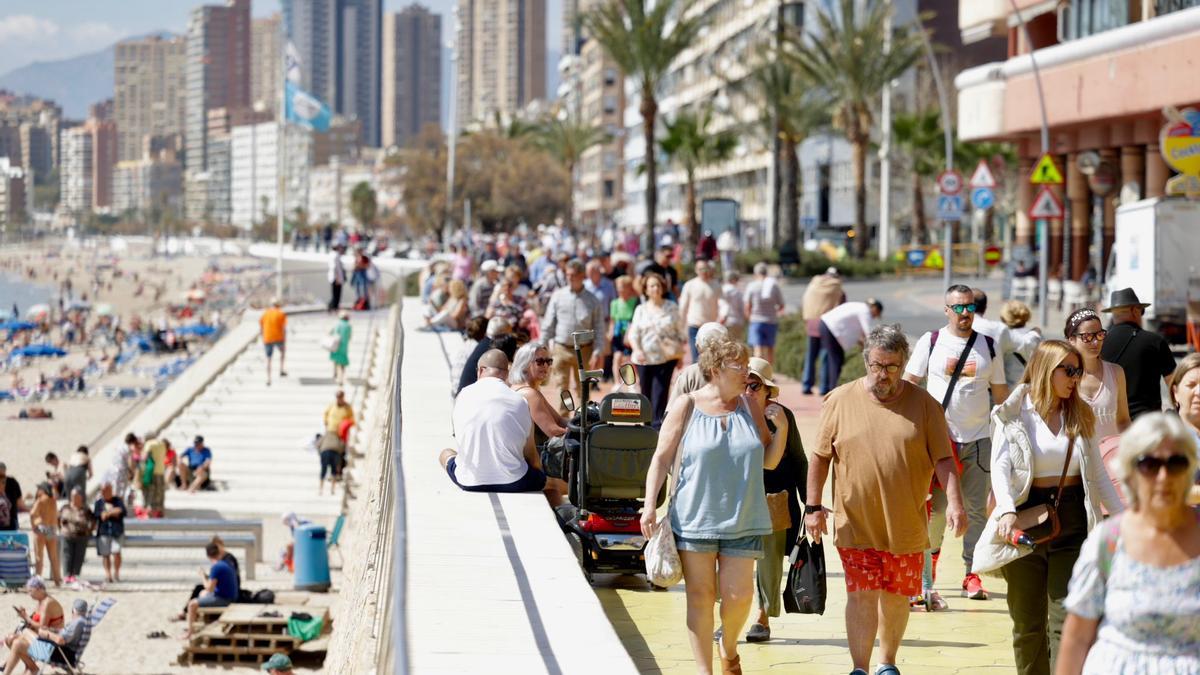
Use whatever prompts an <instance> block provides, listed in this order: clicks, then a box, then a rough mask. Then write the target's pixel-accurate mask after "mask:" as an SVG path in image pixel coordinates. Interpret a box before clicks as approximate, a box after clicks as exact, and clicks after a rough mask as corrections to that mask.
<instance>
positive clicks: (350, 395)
mask: <svg viewBox="0 0 1200 675" xmlns="http://www.w3.org/2000/svg"><path fill="white" fill-rule="evenodd" d="M386 316H387V313H386V310H383V311H381V312H378V313H374V314H369V313H354V314H352V315H351V320H350V323H351V326H352V328H353V332H352V335H351V340H350V366H349V367H348V368H347V369H346V381H345V384H344V386H343V388H344V389H345V391H346V397H347V400H349V401H350V403H351V405H353V406H354V408H355V413H356V415H358V416H359V419H360V420H361V415H362V412H363V410H362V408H363V400H362V398H363V396H364V395H365V388H364V387H363V386H362V384H363V380H364V377H365V369H366V368H368V367H369V362H370V354H369V349H371V346H372V345H373V342H374V341H373V339H372V333H374V332H375V331H376V330H377V329H378V328H379V323H380V322H381V321H382V320H383V319H384V318H385V317H386ZM373 317H374V318H373ZM335 323H336V319H335V318H334V317H333V316H330V315H328V314H325V313H313V314H295V315H292V316H290V317H289V318H288V338H287V372H288V376H287V377H286V378H280V377H279V376H278V372H277V371H276V374H275V376H274V377H273V378H272V384H271V385H270V386H268V385H267V383H266V355H265V353H264V351H263V348H262V344H261V342H259V341H255V342H253V343H252V344H251V345H250V346H249V347H248V348H246V349H245V350H244V351H242V352H241V353H240V354H239V355H238V356H237V357H235V359H234V360H233V361H232V362H231V363H230V364H229V366H228V367H227V368H226V369H225V370H224V371H223V372H222V373H221V374H220V375H219V376H218V377H217V378H216V379H215V380H214V381H213V382H212V383H211V384H209V385H208V386H207V387H206V388H205V389H204V390H203V391H202V392H201V393H200V395H199V396H197V397H196V398H195V400H193V401H192V403H191V404H189V405H188V406H187V407H186V408H184V409H183V410H182V412H181V413H180V414H179V415H178V416H177V417H176V418H175V419H174V420H173V421H172V422H171V423H170V425H169V426H168V427H167V428H166V430H165V431H164V433H163V434H162V435H164V436H165V437H166V438H168V439H170V440H171V443H172V445H173V446H174V447H175V448H176V449H177V450H178V451H179V452H182V451H183V450H185V449H186V448H187V447H189V446H190V445H191V443H192V438H193V437H194V436H196V435H201V436H204V441H205V445H207V446H208V447H209V448H210V449H211V450H212V451H213V480H214V483H215V484H216V486H217V489H216V490H212V491H200V492H197V493H195V494H188V493H187V492H185V491H182V490H175V489H168V490H167V494H166V510H167V515H168V516H169V517H173V518H175V517H189V516H192V517H198V518H262V519H263V521H264V524H265V526H266V527H265V530H266V531H265V536H264V539H265V541H263V542H260V546H261V547H262V550H263V552H264V555H263V558H264V561H265V564H262V563H260V564H259V566H258V567H257V569H256V571H257V572H258V578H259V580H258V581H257V582H251V583H249V584H248V585H249V586H251V587H254V588H261V587H286V585H287V583H288V582H290V577H287V576H285V575H282V574H279V573H276V572H274V571H273V570H271V569H270V568H271V564H272V563H273V562H274V561H275V559H276V556H277V551H278V550H279V548H280V547H281V546H283V545H284V544H285V543H286V541H287V539H288V536H289V535H288V532H287V530H286V528H284V527H282V525H280V518H281V516H282V515H283V514H285V513H288V512H290V511H294V512H296V513H297V514H298V515H300V516H301V517H303V518H307V519H309V520H312V521H314V522H317V523H322V524H324V525H325V526H326V527H332V525H333V521H334V520H335V519H336V517H337V515H338V514H339V513H340V512H341V505H342V493H341V491H339V492H338V494H336V495H329V494H328V492H327V491H326V494H324V495H322V496H320V497H318V496H317V477H318V475H319V473H320V459H319V457H318V454H317V453H316V452H314V451H311V450H310V449H308V444H309V443H310V442H311V441H312V439H313V437H314V436H315V435H316V434H319V433H321V432H322V431H323V430H324V425H323V421H322V415H323V413H324V411H325V408H326V407H327V406H328V405H329V404H330V403H331V402H332V401H333V398H334V392H335V391H336V390H337V388H338V387H337V385H336V384H335V383H334V381H333V377H332V376H333V366H332V364H331V363H330V361H329V355H328V352H326V351H325V350H324V348H322V347H321V345H320V341H321V339H322V338H323V337H324V336H325V335H327V334H328V333H329V332H330V331H331V330H332V329H333V326H334V324H335ZM276 367H278V365H277V364H276ZM240 557H241V556H240V555H239V558H240ZM335 561H336V555H335ZM243 564H246V563H245V562H243ZM204 565H205V561H204V555H203V551H202V550H196V551H192V550H186V549H145V548H129V549H126V551H125V554H124V566H123V568H122V574H121V578H122V581H123V582H129V583H128V584H125V583H123V584H122V585H123V586H128V585H130V584H133V585H135V586H137V587H139V588H145V589H146V590H149V589H152V588H159V587H180V586H190V584H192V583H198V582H199V576H198V574H197V570H198V569H199V568H200V567H201V566H204ZM83 572H84V574H83V576H84V577H85V578H87V579H90V580H97V579H103V578H104V573H103V568H102V567H101V565H100V559H99V557H98V556H96V555H95V550H94V548H93V549H92V550H90V551H89V553H88V560H87V562H86V564H85V565H84V570H83ZM273 581H274V583H272V582H273Z"/></svg>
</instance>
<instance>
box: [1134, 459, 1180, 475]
mask: <svg viewBox="0 0 1200 675" xmlns="http://www.w3.org/2000/svg"><path fill="white" fill-rule="evenodd" d="M1164 466H1165V467H1167V475H1168V476H1178V475H1179V474H1181V473H1183V472H1184V471H1187V468H1188V458H1187V457H1184V456H1183V455H1171V456H1170V457H1167V458H1165V459H1164V458H1162V457H1155V456H1154V455H1142V456H1141V457H1138V458H1137V470H1138V473H1140V474H1142V475H1143V476H1145V477H1147V478H1153V477H1155V476H1157V475H1158V472H1159V470H1161V469H1162V468H1163V467H1164Z"/></svg>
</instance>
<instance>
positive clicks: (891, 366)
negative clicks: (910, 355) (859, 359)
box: [867, 363, 900, 375]
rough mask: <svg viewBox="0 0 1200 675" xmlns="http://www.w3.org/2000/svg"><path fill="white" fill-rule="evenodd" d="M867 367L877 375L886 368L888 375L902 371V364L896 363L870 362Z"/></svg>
mask: <svg viewBox="0 0 1200 675" xmlns="http://www.w3.org/2000/svg"><path fill="white" fill-rule="evenodd" d="M867 367H868V368H870V369H871V372H872V373H874V374H876V375H878V374H879V373H882V372H883V371H885V370H886V371H887V374H888V375H895V374H896V373H898V372H900V366H899V365H898V364H895V363H869V364H867Z"/></svg>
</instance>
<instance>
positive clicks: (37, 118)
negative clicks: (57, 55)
mask: <svg viewBox="0 0 1200 675" xmlns="http://www.w3.org/2000/svg"><path fill="white" fill-rule="evenodd" d="M62 120H63V115H62V108H61V107H60V106H59V105H58V104H57V103H55V102H54V101H51V100H48V99H42V98H37V97H34V96H26V95H20V94H13V93H11V92H8V91H4V90H0V157H8V158H10V159H11V160H12V164H13V165H14V166H20V167H22V168H24V169H25V178H24V179H25V180H27V181H28V180H29V179H30V178H32V179H33V181H32V182H36V183H38V184H42V183H44V182H45V181H46V179H47V177H49V176H50V172H51V171H53V170H54V169H55V167H57V166H58V163H59V138H60V135H61V129H62V126H63V124H62Z"/></svg>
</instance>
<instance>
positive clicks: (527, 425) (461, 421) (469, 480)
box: [439, 349, 567, 506]
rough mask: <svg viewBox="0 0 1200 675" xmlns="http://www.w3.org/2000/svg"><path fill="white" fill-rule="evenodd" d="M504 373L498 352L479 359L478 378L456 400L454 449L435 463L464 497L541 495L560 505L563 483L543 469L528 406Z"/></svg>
mask: <svg viewBox="0 0 1200 675" xmlns="http://www.w3.org/2000/svg"><path fill="white" fill-rule="evenodd" d="M508 368H509V363H508V357H507V356H505V355H504V352H502V351H500V350H499V349H492V350H489V351H487V352H485V353H484V354H483V356H481V357H479V378H478V379H477V380H476V381H475V383H474V384H472V385H470V386H467V387H464V388H463V389H462V390H461V391H459V392H458V397H457V398H456V399H454V415H453V420H454V433H455V437H456V438H457V439H458V450H457V451H455V450H452V449H450V448H447V449H445V450H443V451H442V454H441V457H440V458H439V460H440V461H441V463H442V467H443V468H445V469H446V473H447V474H448V475H449V476H450V480H452V481H454V484H455V485H457V486H459V487H460V488H462V489H463V490H466V491H467V492H536V491H538V490H542V491H544V492H545V493H546V498H547V499H549V500H550V505H551V506H558V505H559V504H560V503H561V502H562V495H563V494H564V493H565V492H566V488H567V486H566V483H564V482H563V481H561V480H558V479H556V478H547V477H546V474H545V472H544V471H543V470H542V461H541V458H540V457H538V453H537V448H536V447H535V446H534V442H533V417H532V416H531V415H530V412H529V404H528V403H526V402H525V398H524V397H522V396H521V395H520V394H518V393H517V392H515V391H513V390H512V389H511V388H510V387H509V386H508V383H507V382H506V381H505V380H506V379H507V377H508Z"/></svg>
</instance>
